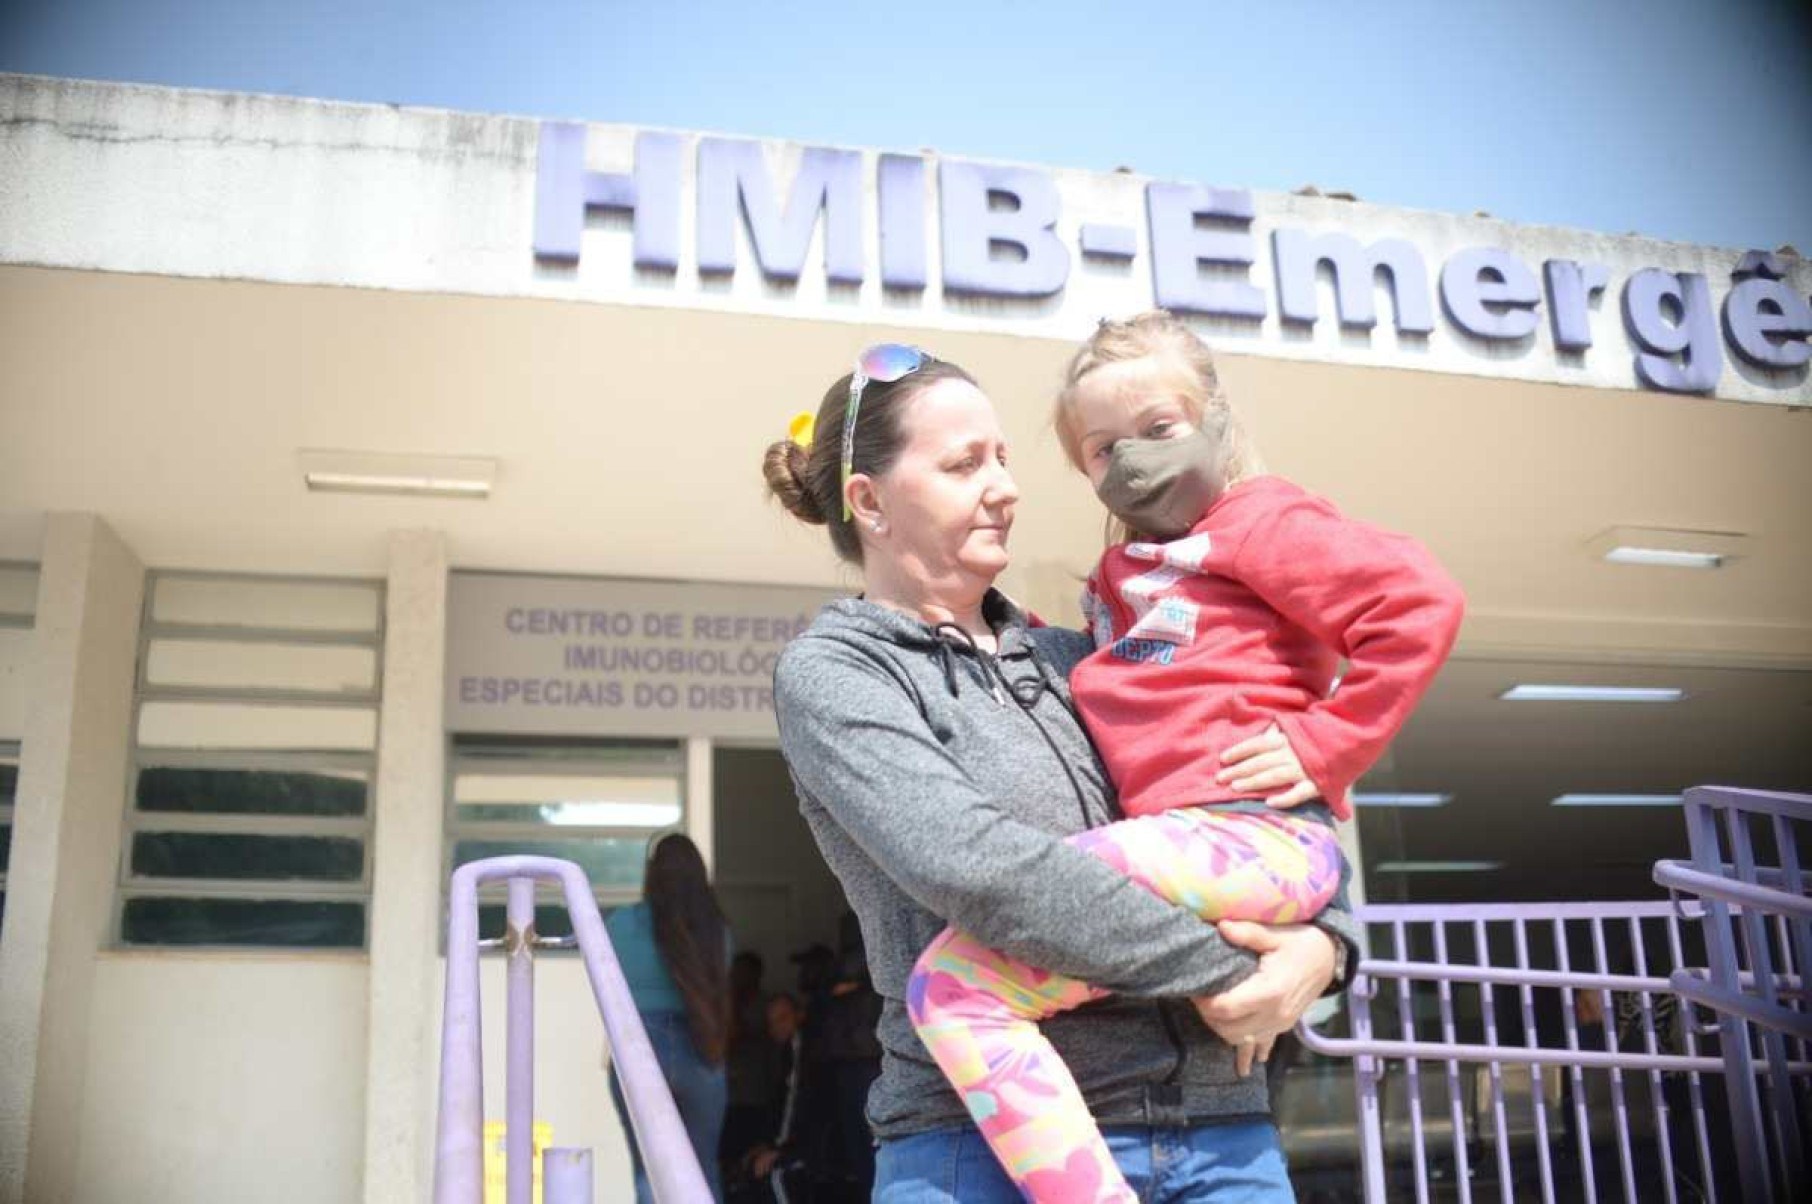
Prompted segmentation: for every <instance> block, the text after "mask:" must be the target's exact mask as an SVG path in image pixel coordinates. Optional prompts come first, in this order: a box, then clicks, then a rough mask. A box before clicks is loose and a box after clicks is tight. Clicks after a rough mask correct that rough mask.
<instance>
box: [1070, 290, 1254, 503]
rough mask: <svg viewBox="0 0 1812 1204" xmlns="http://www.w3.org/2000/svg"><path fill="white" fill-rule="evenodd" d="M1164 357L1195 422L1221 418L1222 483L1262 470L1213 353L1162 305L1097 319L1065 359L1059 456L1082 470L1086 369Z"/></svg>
mask: <svg viewBox="0 0 1812 1204" xmlns="http://www.w3.org/2000/svg"><path fill="white" fill-rule="evenodd" d="M1140 359H1168V360H1169V362H1170V364H1171V365H1172V366H1173V367H1175V368H1177V369H1178V370H1179V371H1178V372H1177V373H1176V376H1177V386H1178V388H1177V392H1178V394H1179V395H1180V396H1181V397H1182V398H1183V401H1184V404H1185V406H1186V407H1187V408H1188V410H1189V416H1190V418H1191V419H1192V420H1193V421H1195V422H1196V423H1197V424H1198V425H1201V424H1202V421H1203V419H1204V418H1207V417H1209V416H1213V417H1216V418H1220V419H1223V420H1224V422H1225V425H1224V426H1223V428H1222V429H1223V430H1224V432H1225V434H1224V435H1223V437H1222V438H1223V449H1224V451H1225V453H1226V461H1225V466H1226V474H1227V484H1229V485H1233V484H1236V483H1238V482H1240V481H1243V480H1245V479H1247V478H1248V477H1255V476H1257V475H1259V474H1260V473H1262V472H1264V470H1265V466H1264V462H1263V461H1262V460H1260V459H1259V455H1258V448H1257V447H1256V446H1254V445H1253V443H1252V440H1251V439H1250V438H1248V437H1247V435H1246V432H1245V428H1244V427H1243V426H1241V424H1240V421H1239V415H1238V414H1237V413H1235V412H1234V409H1233V406H1232V403H1231V402H1229V401H1228V400H1227V393H1226V390H1224V389H1222V388H1221V378H1220V373H1218V372H1216V371H1215V368H1214V353H1213V352H1211V351H1209V350H1208V345H1207V344H1206V343H1204V342H1202V340H1201V339H1200V338H1198V337H1197V336H1196V333H1195V331H1193V330H1191V329H1189V327H1188V326H1187V325H1186V324H1185V323H1184V322H1183V320H1182V319H1181V318H1179V317H1177V316H1176V315H1175V314H1173V313H1171V312H1170V311H1169V310H1165V309H1148V310H1146V311H1145V312H1144V313H1142V314H1134V315H1133V316H1132V317H1130V318H1121V319H1119V320H1118V321H1114V320H1110V319H1107V318H1103V319H1102V320H1101V324H1100V325H1099V326H1097V327H1095V333H1094V334H1092V335H1090V336H1089V337H1088V341H1087V342H1085V343H1083V344H1082V347H1081V349H1080V350H1078V351H1077V352H1076V354H1075V355H1074V356H1072V357H1071V358H1070V363H1069V367H1068V368H1066V369H1065V370H1064V373H1063V390H1062V391H1061V392H1060V393H1058V394H1057V404H1056V407H1055V408H1054V410H1053V411H1052V414H1051V424H1052V425H1053V426H1055V427H1056V428H1057V439H1058V441H1059V442H1060V443H1062V444H1063V451H1064V454H1065V455H1067V456H1068V457H1069V460H1070V463H1071V464H1072V465H1073V466H1075V468H1076V469H1077V471H1081V469H1082V447H1081V437H1080V434H1079V432H1078V431H1077V430H1076V424H1075V421H1074V419H1075V405H1076V390H1077V388H1078V387H1079V386H1080V385H1081V384H1082V381H1083V379H1084V378H1085V377H1087V376H1088V374H1089V373H1091V372H1093V371H1095V370H1096V369H1097V368H1101V367H1104V366H1105V365H1107V364H1117V363H1124V362H1126V361H1128V360H1140Z"/></svg>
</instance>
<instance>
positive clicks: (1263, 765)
mask: <svg viewBox="0 0 1812 1204" xmlns="http://www.w3.org/2000/svg"><path fill="white" fill-rule="evenodd" d="M1221 764H1222V765H1224V766H1225V767H1226V768H1224V769H1222V770H1221V771H1220V772H1219V773H1217V774H1215V775H1214V780H1215V781H1217V782H1219V783H1221V785H1223V786H1228V787H1231V788H1232V789H1234V790H1237V791H1239V792H1240V793H1241V794H1247V795H1260V794H1266V795H1267V797H1266V798H1265V804H1266V805H1267V806H1271V807H1294V806H1296V805H1297V804H1299V803H1306V802H1308V801H1309V800H1310V799H1312V798H1319V797H1320V795H1321V788H1320V787H1319V786H1317V785H1315V783H1313V782H1311V781H1310V780H1309V775H1308V773H1307V772H1306V771H1305V770H1304V769H1303V767H1302V761H1301V760H1300V759H1299V758H1298V757H1297V756H1296V750H1295V749H1294V748H1291V747H1290V741H1289V739H1288V737H1286V736H1285V735H1284V734H1283V729H1281V728H1279V727H1278V726H1277V725H1276V724H1275V723H1273V724H1272V725H1271V726H1270V727H1268V728H1266V729H1265V730H1264V732H1263V733H1261V734H1259V735H1257V736H1253V737H1252V738H1251V739H1249V740H1241V741H1240V742H1239V743H1238V744H1235V745H1234V746H1233V747H1232V748H1229V749H1228V750H1227V751H1226V752H1224V753H1222V754H1221ZM1269 791H1276V792H1277V793H1275V794H1267V792H1269Z"/></svg>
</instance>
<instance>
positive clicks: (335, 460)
mask: <svg viewBox="0 0 1812 1204" xmlns="http://www.w3.org/2000/svg"><path fill="white" fill-rule="evenodd" d="M296 458H297V460H299V461H300V462H301V465H302V481H303V483H304V484H305V485H307V486H308V488H309V489H311V490H314V491H315V492H317V493H380V494H405V495H412V496H416V497H461V498H487V497H489V496H491V488H492V486H494V485H495V484H496V482H497V461H496V460H493V459H490V458H488V457H484V456H423V455H399V454H393V453H389V452H348V451H314V450H306V449H305V450H303V451H299V452H297V453H296Z"/></svg>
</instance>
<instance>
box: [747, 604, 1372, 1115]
mask: <svg viewBox="0 0 1812 1204" xmlns="http://www.w3.org/2000/svg"><path fill="white" fill-rule="evenodd" d="M984 613H985V614H986V615H987V617H988V620H989V622H990V623H991V624H992V625H993V626H994V628H995V630H996V631H997V632H998V634H999V637H1000V651H999V654H998V656H990V655H987V654H985V653H981V652H978V651H976V650H975V649H974V648H973V647H972V646H970V645H969V644H968V642H967V641H966V639H965V638H964V637H962V636H961V634H960V633H959V632H957V631H956V630H955V629H954V628H945V629H943V630H941V631H940V630H934V629H932V628H931V627H928V626H926V625H925V624H923V623H920V622H918V621H917V620H915V619H912V618H910V617H908V616H906V615H903V614H900V613H898V612H896V611H892V610H888V609H886V608H884V607H881V606H877V605H875V604H873V603H870V602H865V601H862V600H860V599H856V598H846V599H842V600H839V601H837V602H833V603H831V604H830V605H829V606H827V607H825V608H824V610H823V611H821V612H820V613H819V615H818V617H817V619H816V620H815V621H814V623H813V624H812V626H811V627H810V628H809V629H808V630H807V631H806V632H805V633H804V634H803V635H801V636H800V637H799V638H798V639H796V640H794V641H793V642H792V643H791V644H789V645H788V646H787V649H786V651H785V652H784V653H783V654H782V656H781V658H780V663H779V666H778V667H777V668H776V670H775V674H774V685H775V696H774V702H775V710H776V711H777V713H778V716H779V721H780V746H781V751H782V752H783V753H784V754H785V756H786V761H787V765H788V767H789V768H790V769H791V771H792V775H793V782H794V785H795V786H796V788H797V789H798V792H799V800H800V807H801V810H802V811H803V812H804V814H805V818H806V821H807V822H808V823H809V824H810V825H811V828H812V832H813V834H814V835H815V836H816V837H817V841H818V847H819V848H820V849H821V850H822V851H823V853H824V857H825V860H826V861H828V862H829V863H830V867H831V869H832V870H833V871H834V872H835V873H836V875H837V877H838V878H839V879H840V880H841V881H842V883H843V889H844V891H845V893H846V894H847V895H848V897H849V901H850V905H851V906H852V907H854V909H855V911H856V915H857V916H858V917H859V918H860V920H861V923H862V935H863V938H864V940H865V942H866V944H867V950H868V964H869V967H870V970H871V971H872V973H873V976H874V984H875V989H876V990H877V991H879V992H880V994H881V996H882V998H883V999H884V1000H885V1007H884V1010H883V1012H882V1015H881V1023H880V1033H879V1036H880V1041H881V1047H882V1050H883V1063H882V1070H881V1077H880V1078H879V1079H878V1080H877V1081H876V1082H875V1085H874V1087H873V1089H872V1090H871V1091H870V1093H869V1099H868V1118H869V1121H870V1123H871V1124H872V1125H873V1127H874V1130H875V1133H876V1134H877V1135H878V1136H880V1137H883V1138H887V1137H899V1136H904V1135H906V1134H909V1133H917V1132H924V1131H927V1130H932V1129H942V1128H952V1127H957V1126H961V1125H965V1124H967V1123H968V1116H967V1114H966V1113H965V1112H964V1110H963V1106H962V1103H961V1101H960V1100H959V1099H958V1098H957V1096H956V1093H955V1092H954V1091H952V1090H951V1089H950V1087H949V1085H948V1084H947V1083H946V1082H945V1081H944V1076H943V1074H942V1072H940V1071H939V1070H938V1068H937V1065H936V1064H935V1063H934V1062H932V1060H931V1057H930V1055H929V1054H928V1053H927V1052H926V1051H925V1048H924V1046H923V1045H922V1044H921V1043H920V1042H919V1039H918V1036H917V1034H916V1033H914V1032H913V1029H912V1025H911V1022H910V1021H909V1019H908V1018H907V1015H906V1006H905V996H906V980H907V977H908V976H909V975H910V974H911V972H912V966H913V963H914V962H915V961H916V960H917V958H918V955H919V953H920V952H921V951H923V949H924V948H925V946H926V945H928V944H930V943H931V940H932V938H933V937H935V936H937V934H938V933H939V932H941V931H943V929H944V927H945V926H946V925H947V924H954V925H956V926H957V927H958V928H961V929H963V930H964V931H966V932H968V933H970V934H971V935H973V936H975V937H976V938H978V939H980V940H982V941H984V942H986V943H987V944H989V945H991V946H993V947H995V948H998V949H1001V950H1003V951H1005V952H1007V953H1009V954H1012V955H1013V956H1015V957H1018V958H1020V959H1022V960H1024V961H1027V962H1030V963H1031V964H1033V965H1036V966H1041V967H1044V968H1046V969H1050V970H1055V971H1058V972H1060V973H1063V974H1068V975H1071V976H1073V977H1076V978H1079V979H1082V980H1083V981H1085V982H1090V983H1095V984H1097V985H1100V986H1103V987H1106V988H1108V989H1110V990H1112V991H1114V992H1115V993H1116V994H1115V997H1114V998H1112V999H1108V1000H1104V1001H1102V1002H1100V1003H1097V1004H1092V1005H1090V1006H1088V1007H1085V1008H1082V1009H1080V1010H1078V1011H1075V1012H1071V1013H1067V1014H1065V1015H1061V1016H1057V1017H1054V1018H1052V1019H1051V1020H1048V1021H1046V1022H1045V1023H1044V1026H1043V1028H1044V1032H1045V1035H1046V1036H1047V1037H1049V1038H1050V1040H1051V1043H1052V1044H1053V1045H1054V1046H1055V1047H1056V1050H1057V1052H1058V1053H1059V1054H1060V1055H1062V1057H1063V1059H1064V1061H1065V1062H1066V1063H1067V1064H1068V1065H1069V1068H1070V1070H1071V1072H1072V1073H1073V1074H1074V1075H1075V1077H1076V1081H1077V1083H1078V1084H1079V1085H1080V1086H1081V1088H1082V1092H1083V1095H1084V1096H1085V1097H1086V1098H1087V1099H1088V1102H1089V1106H1090V1108H1091V1110H1092V1111H1093V1113H1094V1115H1095V1118H1096V1119H1097V1120H1098V1121H1100V1122H1101V1123H1104V1124H1138V1125H1166V1126H1181V1125H1193V1124H1200V1123H1204V1122H1212V1121H1220V1120H1234V1119H1240V1118H1251V1117H1254V1116H1261V1115H1265V1114H1267V1112H1268V1108H1267V1103H1266V1097H1265V1081H1264V1076H1263V1074H1262V1073H1259V1072H1255V1073H1254V1074H1252V1075H1251V1076H1250V1077H1248V1078H1245V1079H1241V1078H1238V1077H1237V1076H1236V1075H1235V1074H1234V1069H1233V1051H1232V1049H1231V1048H1230V1047H1228V1046H1227V1045H1226V1044H1224V1043H1223V1042H1221V1041H1220V1040H1219V1039H1218V1038H1217V1037H1215V1036H1214V1034H1213V1033H1211V1032H1210V1031H1209V1030H1208V1029H1207V1028H1206V1027H1205V1026H1204V1025H1203V1024H1202V1022H1201V1020H1200V1019H1199V1018H1198V1017H1197V1016H1196V1015H1195V1012H1194V1009H1193V1008H1192V1007H1191V1006H1190V1005H1189V1004H1188V1003H1187V1002H1186V1001H1184V997H1187V996H1194V995H1203V994H1211V993H1216V992H1220V991H1223V990H1225V989H1227V988H1228V987H1230V986H1233V985H1234V984H1235V983H1237V982H1239V981H1240V980H1241V979H1243V978H1245V977H1247V976H1248V975H1249V974H1251V973H1252V970H1253V968H1254V966H1255V964H1256V959H1255V958H1254V957H1253V956H1252V955H1251V954H1250V953H1248V952H1246V951H1244V950H1241V949H1237V948H1235V947H1233V946H1230V945H1228V944H1227V943H1226V942H1225V941H1223V940H1222V939H1221V938H1220V936H1219V935H1218V934H1217V933H1216V932H1215V930H1214V928H1213V926H1212V925H1209V924H1205V923H1203V922H1202V921H1201V920H1200V919H1197V918H1196V917H1195V916H1193V915H1190V914H1189V913H1188V912H1186V911H1184V910H1182V909H1180V908H1178V907H1175V906H1173V905H1172V904H1170V903H1166V902H1164V901H1163V900H1161V899H1159V898H1158V897H1157V896H1155V895H1153V894H1151V893H1150V892H1149V891H1147V890H1146V889H1145V888H1144V887H1141V886H1139V885H1137V884H1135V883H1133V882H1132V881H1130V880H1129V879H1127V878H1125V877H1123V876H1122V875H1121V874H1120V873H1119V872H1118V871H1116V870H1114V869H1112V868H1111V867H1109V866H1108V865H1106V864H1105V863H1103V862H1101V861H1098V860H1096V859H1095V858H1093V857H1091V856H1089V855H1088V854H1086V853H1083V852H1080V851H1078V850H1075V849H1072V848H1070V847H1069V846H1068V845H1066V844H1064V843H1063V839H1062V838H1063V837H1065V836H1068V835H1070V834H1072V833H1075V832H1078V831H1080V830H1082V829H1083V828H1084V827H1094V826H1098V825H1100V824H1104V823H1108V822H1111V821H1112V820H1114V819H1116V818H1119V816H1118V813H1117V812H1116V811H1115V809H1114V804H1113V788H1112V786H1111V784H1110V783H1109V782H1108V780H1107V776H1106V774H1105V773H1104V772H1103V770H1102V768H1101V765H1100V763H1099V761H1098V760H1097V759H1096V757H1095V754H1094V750H1093V749H1092V748H1091V747H1090V745H1089V743H1088V739H1087V737H1086V735H1085V734H1084V733H1083V730H1082V727H1081V724H1080V723H1079V722H1078V720H1077V719H1076V716H1075V712H1074V711H1073V710H1072V709H1071V706H1070V702H1069V689H1068V686H1067V684H1066V681H1065V679H1066V677H1067V676H1068V673H1069V670H1070V669H1071V668H1072V667H1073V666H1074V665H1075V663H1076V662H1077V661H1078V660H1080V659H1081V658H1082V657H1083V656H1085V655H1086V654H1087V653H1088V651H1089V650H1090V645H1089V642H1088V638H1087V637H1086V636H1085V635H1083V634H1082V633H1080V632H1075V631H1068V630H1065V629H1061V628H1043V627H1040V628H1028V626H1027V625H1026V621H1025V618H1024V616H1023V615H1022V614H1021V613H1020V612H1019V611H1018V610H1017V608H1015V607H1014V606H1013V605H1012V604H1011V603H1010V602H1008V601H1007V600H1006V599H1005V597H1004V596H1002V595H1000V594H998V593H990V594H989V596H988V599H987V604H986V606H985V607H984ZM1317 922H1318V923H1319V924H1320V925H1321V926H1322V927H1324V928H1326V929H1327V930H1328V931H1330V932H1332V933H1334V934H1335V935H1336V936H1338V937H1339V938H1341V939H1342V940H1345V941H1346V942H1347V944H1348V946H1349V948H1348V957H1347V964H1348V965H1349V966H1351V965H1353V964H1355V963H1356V962H1357V951H1356V948H1354V947H1353V940H1354V938H1355V937H1356V935H1357V933H1358V926H1357V924H1356V923H1355V921H1354V920H1353V917H1352V915H1351V914H1350V913H1349V912H1347V911H1346V910H1344V905H1341V906H1338V907H1336V908H1331V909H1329V911H1327V912H1326V913H1324V915H1323V916H1322V918H1321V919H1320V920H1318V921H1317Z"/></svg>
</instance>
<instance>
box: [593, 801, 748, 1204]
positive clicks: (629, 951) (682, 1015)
mask: <svg viewBox="0 0 1812 1204" xmlns="http://www.w3.org/2000/svg"><path fill="white" fill-rule="evenodd" d="M604 927H605V931H606V932H608V933H609V934H610V944H611V947H612V948H613V949H614V950H615V951H616V955H617V961H618V962H619V963H620V964H621V965H622V967H623V977H624V978H625V979H626V980H628V982H629V993H630V995H631V996H632V997H633V998H634V999H635V1006H636V1011H638V1012H640V1013H641V1015H642V1026H643V1027H644V1028H646V1029H647V1030H648V1040H649V1043H650V1044H652V1045H653V1046H654V1055H655V1058H656V1060H658V1061H659V1062H660V1065H661V1073H662V1074H663V1075H664V1076H665V1077H666V1079H667V1088H668V1090H669V1091H671V1092H672V1093H673V1102H674V1103H675V1104H676V1105H677V1106H678V1107H679V1114H680V1119H681V1120H682V1121H684V1122H685V1125H686V1135H687V1136H688V1137H689V1138H690V1139H691V1142H692V1151H693V1153H695V1154H697V1155H698V1164H699V1166H700V1167H701V1168H702V1169H703V1170H704V1172H705V1180H706V1181H707V1182H708V1183H710V1185H711V1195H712V1198H713V1199H716V1200H722V1199H723V1186H722V1183H721V1182H720V1180H719V1176H718V1170H717V1143H718V1138H719V1136H720V1135H721V1134H722V1132H723V1125H724V1106H725V1103H726V1101H727V1099H728V1087H727V1085H726V1081H725V1075H724V1054H725V1051H726V1049H727V1047H728V1046H729V1040H730V981H729V979H730V975H729V961H730V958H729V939H730V938H729V928H728V925H727V924H726V923H725V921H724V914H723V909H722V908H720V907H719V906H718V903H717V895H716V893H715V892H714V891H713V890H712V889H711V880H710V878H709V876H708V875H707V874H706V872H705V860H704V858H703V857H701V856H700V855H699V852H698V846H697V845H695V844H693V843H692V841H691V840H689V839H688V838H687V837H685V836H682V835H680V834H679V833H677V832H675V833H671V834H669V835H666V836H663V837H661V838H660V839H659V840H658V841H656V842H655V844H654V846H653V847H652V848H651V849H650V850H649V854H648V868H647V870H646V872H645V873H644V875H643V879H642V901H641V902H640V903H634V904H631V905H630V906H628V907H620V908H618V909H617V910H615V911H613V912H611V913H610V918H609V919H608V920H606V921H605V924H604ZM610 1094H611V1098H612V1099H613V1100H615V1101H616V1105H617V1115H618V1116H620V1117H621V1118H622V1120H623V1132H624V1135H625V1137H627V1139H628V1141H629V1157H630V1159H631V1161H632V1163H633V1165H634V1167H635V1198H636V1200H637V1202H638V1204H651V1202H652V1201H653V1199H654V1195H653V1192H652V1190H651V1189H650V1187H649V1184H648V1173H647V1168H645V1167H644V1166H643V1165H642V1152H641V1150H640V1149H638V1148H637V1147H636V1143H635V1133H634V1132H633V1131H632V1130H631V1128H630V1125H629V1109H628V1108H627V1107H626V1106H625V1104H624V1100H623V1090H622V1085H621V1083H620V1082H619V1081H618V1079H617V1073H616V1069H615V1067H612V1068H611V1072H610Z"/></svg>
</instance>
